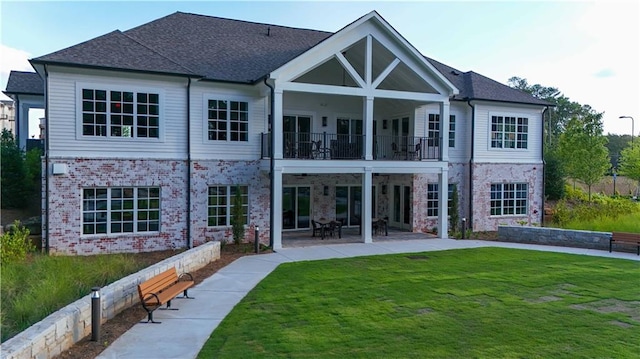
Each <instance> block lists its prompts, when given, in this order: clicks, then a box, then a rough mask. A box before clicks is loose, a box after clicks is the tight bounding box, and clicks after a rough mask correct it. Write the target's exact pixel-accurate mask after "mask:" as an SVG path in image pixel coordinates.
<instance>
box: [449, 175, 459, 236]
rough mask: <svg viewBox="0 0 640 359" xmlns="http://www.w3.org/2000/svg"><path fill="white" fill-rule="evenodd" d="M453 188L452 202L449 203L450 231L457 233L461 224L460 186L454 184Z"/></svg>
mask: <svg viewBox="0 0 640 359" xmlns="http://www.w3.org/2000/svg"><path fill="white" fill-rule="evenodd" d="M452 187H453V191H452V193H451V201H450V203H449V230H450V231H451V232H453V233H456V232H457V231H458V224H459V223H460V212H459V208H458V207H459V205H458V202H459V201H458V186H457V185H455V184H454V185H452Z"/></svg>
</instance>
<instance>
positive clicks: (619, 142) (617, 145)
mask: <svg viewBox="0 0 640 359" xmlns="http://www.w3.org/2000/svg"><path fill="white" fill-rule="evenodd" d="M607 140H608V142H607V148H608V149H609V154H610V155H611V168H613V169H615V168H618V161H619V159H620V153H621V152H622V150H623V149H624V148H625V147H626V146H628V145H629V144H630V143H631V136H630V135H615V134H610V133H608V134H607Z"/></svg>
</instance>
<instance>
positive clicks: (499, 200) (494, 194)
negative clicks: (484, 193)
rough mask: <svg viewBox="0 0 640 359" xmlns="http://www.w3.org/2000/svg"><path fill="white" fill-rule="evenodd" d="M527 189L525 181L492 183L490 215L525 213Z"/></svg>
mask: <svg viewBox="0 0 640 359" xmlns="http://www.w3.org/2000/svg"><path fill="white" fill-rule="evenodd" d="M528 189H529V185H528V184H527V183H492V184H491V215H492V216H510V215H526V214H527V193H528V192H529V191H528Z"/></svg>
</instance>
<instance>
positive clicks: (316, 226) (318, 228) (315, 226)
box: [311, 219, 322, 237]
mask: <svg viewBox="0 0 640 359" xmlns="http://www.w3.org/2000/svg"><path fill="white" fill-rule="evenodd" d="M311 226H313V232H312V233H311V237H315V236H316V233H318V237H321V236H322V226H321V225H319V224H318V222H316V221H314V220H313V219H312V220H311Z"/></svg>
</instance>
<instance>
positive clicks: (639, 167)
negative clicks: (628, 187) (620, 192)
mask: <svg viewBox="0 0 640 359" xmlns="http://www.w3.org/2000/svg"><path fill="white" fill-rule="evenodd" d="M618 172H619V173H620V174H621V175H623V176H627V177H629V178H631V179H632V180H634V181H636V182H638V184H639V185H640V146H634V147H631V144H629V146H627V147H626V148H625V149H623V150H622V154H621V156H620V162H619V164H618Z"/></svg>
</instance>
